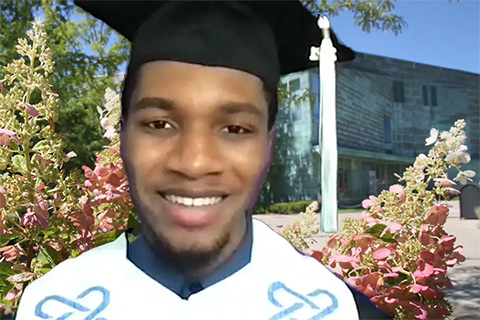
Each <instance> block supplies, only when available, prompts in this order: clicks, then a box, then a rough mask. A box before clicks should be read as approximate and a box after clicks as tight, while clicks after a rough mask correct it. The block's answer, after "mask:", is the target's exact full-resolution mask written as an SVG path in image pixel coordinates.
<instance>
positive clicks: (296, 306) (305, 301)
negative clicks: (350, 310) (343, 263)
mask: <svg viewBox="0 0 480 320" xmlns="http://www.w3.org/2000/svg"><path fill="white" fill-rule="evenodd" d="M278 290H284V291H285V292H287V293H289V294H290V296H291V299H292V300H291V302H292V304H291V305H290V306H288V307H286V306H284V305H282V304H281V303H280V302H278V300H277V299H276V298H275V292H277V291H278ZM320 295H326V296H328V297H329V298H330V300H332V304H330V305H329V306H328V307H327V308H325V309H324V310H321V309H320V307H318V306H317V305H316V304H315V303H313V302H312V300H310V297H311V298H315V297H318V296H320ZM307 296H308V297H306V296H304V295H302V294H300V293H298V292H295V291H293V290H292V289H290V288H288V287H287V286H286V285H284V284H283V283H281V282H274V283H272V284H271V285H270V288H268V300H270V302H271V303H272V304H273V305H275V306H276V307H278V308H284V309H283V310H282V311H280V312H279V313H277V314H275V315H274V316H273V317H271V318H270V320H280V319H284V318H286V317H287V316H289V315H291V314H292V313H294V312H295V311H297V310H300V309H302V308H303V307H306V306H307V307H310V309H312V311H313V312H314V313H315V314H314V315H313V316H312V317H310V318H308V320H318V319H322V318H323V317H325V316H327V315H329V314H331V313H332V312H333V311H334V310H335V309H337V308H338V301H337V298H336V297H335V296H334V295H333V294H331V293H330V292H328V291H327V290H322V289H318V290H315V291H313V292H310V293H309V294H307ZM295 300H297V301H296V302H295ZM289 319H294V318H289Z"/></svg>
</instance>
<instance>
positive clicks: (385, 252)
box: [373, 248, 392, 260]
mask: <svg viewBox="0 0 480 320" xmlns="http://www.w3.org/2000/svg"><path fill="white" fill-rule="evenodd" d="M391 253H392V251H391V250H390V249H388V248H380V249H377V250H375V251H374V252H373V259H375V260H383V259H385V258H387V257H388V256H389V255H390V254H391Z"/></svg>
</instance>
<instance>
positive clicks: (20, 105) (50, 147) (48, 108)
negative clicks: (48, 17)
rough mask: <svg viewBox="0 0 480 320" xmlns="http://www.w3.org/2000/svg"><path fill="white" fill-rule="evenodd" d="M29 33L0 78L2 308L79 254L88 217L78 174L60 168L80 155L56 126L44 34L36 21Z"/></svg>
mask: <svg viewBox="0 0 480 320" xmlns="http://www.w3.org/2000/svg"><path fill="white" fill-rule="evenodd" d="M27 35H28V38H29V40H27V39H19V41H18V45H17V47H16V48H17V52H18V54H19V55H20V56H21V58H19V59H17V60H15V61H13V62H12V63H10V64H9V65H8V66H6V67H5V68H4V70H5V73H6V75H5V78H4V79H2V80H1V82H0V83H2V85H1V88H0V89H1V92H0V170H1V172H0V253H1V258H0V274H1V277H0V303H1V304H0V315H1V314H2V313H3V314H9V313H11V312H13V311H14V310H15V308H16V306H17V303H18V300H19V296H20V294H21V292H22V290H23V288H24V285H26V284H27V283H28V282H30V281H32V280H34V279H36V278H38V277H40V276H41V275H42V274H44V273H46V272H47V271H48V270H49V269H51V268H52V267H54V266H55V265H56V264H57V263H59V262H61V261H63V260H65V259H67V258H69V257H70V256H72V255H75V254H78V251H77V250H78V246H79V245H80V244H81V243H82V241H83V239H84V238H85V237H88V228H87V227H86V225H87V224H88V223H89V222H90V221H91V214H90V211H89V208H88V206H86V205H85V203H84V202H82V201H77V199H79V197H80V195H81V193H82V192H81V189H80V188H79V187H78V186H75V185H74V182H76V181H78V180H79V178H81V177H80V176H79V175H78V173H75V172H74V173H72V174H71V175H66V174H65V173H64V172H63V170H62V167H63V164H64V163H65V162H67V161H69V159H70V158H72V157H75V156H76V155H75V153H74V152H69V153H67V154H65V153H64V151H63V149H64V145H65V139H63V137H61V136H59V135H58V134H57V133H56V132H55V125H54V123H55V121H56V120H57V115H58V112H57V111H58V103H59V97H58V95H57V94H55V93H54V92H52V91H51V86H50V84H49V82H48V76H49V74H51V73H52V71H53V65H54V63H53V61H52V59H51V52H50V49H48V48H47V47H46V46H45V43H46V35H45V33H44V32H43V31H42V27H41V25H40V23H38V22H36V23H34V24H33V28H32V30H29V31H28V32H27ZM7 88H8V89H7Z"/></svg>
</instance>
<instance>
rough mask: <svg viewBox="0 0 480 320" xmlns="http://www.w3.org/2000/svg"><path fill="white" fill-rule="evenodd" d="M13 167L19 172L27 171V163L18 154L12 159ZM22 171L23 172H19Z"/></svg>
mask: <svg viewBox="0 0 480 320" xmlns="http://www.w3.org/2000/svg"><path fill="white" fill-rule="evenodd" d="M12 165H13V167H14V168H16V169H17V171H18V172H21V171H27V161H26V160H25V157H24V156H22V155H21V154H16V155H14V156H13V157H12ZM18 169H21V170H18Z"/></svg>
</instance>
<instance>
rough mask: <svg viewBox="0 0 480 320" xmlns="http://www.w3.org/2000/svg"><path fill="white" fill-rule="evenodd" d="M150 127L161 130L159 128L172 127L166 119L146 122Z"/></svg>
mask: <svg viewBox="0 0 480 320" xmlns="http://www.w3.org/2000/svg"><path fill="white" fill-rule="evenodd" d="M146 125H147V126H148V127H149V128H150V129H155V130H161V129H172V128H173V126H172V125H171V124H170V123H168V122H167V121H163V120H157V121H151V122H148V123H146Z"/></svg>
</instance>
